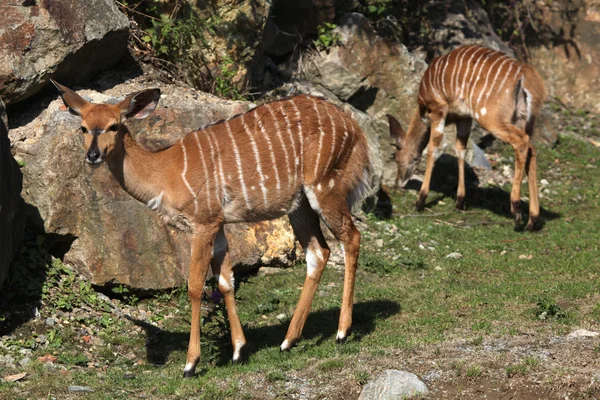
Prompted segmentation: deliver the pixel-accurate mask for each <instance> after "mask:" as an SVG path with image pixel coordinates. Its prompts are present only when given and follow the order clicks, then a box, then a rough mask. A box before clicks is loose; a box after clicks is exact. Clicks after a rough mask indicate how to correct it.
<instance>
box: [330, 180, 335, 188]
mask: <svg viewBox="0 0 600 400" xmlns="http://www.w3.org/2000/svg"><path fill="white" fill-rule="evenodd" d="M334 186H335V180H334V179H333V178H331V180H330V181H329V189H333V187H334Z"/></svg>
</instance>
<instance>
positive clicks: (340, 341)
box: [335, 336, 348, 344]
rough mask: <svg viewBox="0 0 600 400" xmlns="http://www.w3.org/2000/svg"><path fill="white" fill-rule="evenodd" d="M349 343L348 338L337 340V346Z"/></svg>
mask: <svg viewBox="0 0 600 400" xmlns="http://www.w3.org/2000/svg"><path fill="white" fill-rule="evenodd" d="M347 341H348V336H346V337H343V338H335V342H336V343H337V344H342V343H346V342H347Z"/></svg>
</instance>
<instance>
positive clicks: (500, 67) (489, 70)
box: [475, 55, 510, 108]
mask: <svg viewBox="0 0 600 400" xmlns="http://www.w3.org/2000/svg"><path fill="white" fill-rule="evenodd" d="M502 59H504V61H502V63H501V64H500V66H499V67H498V71H496V76H498V73H500V70H501V69H502V66H503V65H504V63H505V62H507V61H510V58H508V57H506V56H504V55H503V56H500V57H498V58H497V59H496V61H494V62H493V63H492V65H490V67H489V68H488V71H487V74H486V75H485V82H484V84H483V87H482V88H481V90H480V91H479V96H477V101H476V102H475V108H477V107H478V106H479V102H480V101H481V98H482V97H483V92H485V90H486V89H487V87H488V85H487V84H488V79H489V78H490V75H491V74H492V70H493V69H494V65H496V64H497V63H498V61H500V60H502Z"/></svg>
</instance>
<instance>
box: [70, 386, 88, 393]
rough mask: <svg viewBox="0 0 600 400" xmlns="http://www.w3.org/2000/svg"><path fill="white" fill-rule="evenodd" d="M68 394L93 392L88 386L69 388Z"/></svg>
mask: <svg viewBox="0 0 600 400" xmlns="http://www.w3.org/2000/svg"><path fill="white" fill-rule="evenodd" d="M68 390H69V392H93V391H94V390H93V389H92V388H91V387H89V386H75V385H74V386H69V388H68Z"/></svg>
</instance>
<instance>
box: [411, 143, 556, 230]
mask: <svg viewBox="0 0 600 400" xmlns="http://www.w3.org/2000/svg"><path fill="white" fill-rule="evenodd" d="M457 187H458V159H457V158H456V157H453V156H451V155H449V154H444V155H442V156H440V158H439V159H438V160H437V161H436V163H435V165H434V167H433V172H432V175H431V185H430V190H431V191H433V192H438V193H439V194H438V195H437V196H436V195H435V193H431V192H430V193H429V196H428V198H427V203H426V204H425V207H426V208H431V207H433V206H435V205H437V204H438V203H439V202H440V201H441V200H443V199H445V198H448V197H450V198H452V199H453V200H454V201H456V189H457ZM405 189H407V190H415V191H417V192H418V191H419V190H420V189H421V182H420V181H418V180H415V179H411V180H410V181H409V182H408V183H407V185H406V187H405ZM465 189H466V195H465V209H466V210H469V209H474V208H475V209H483V210H488V211H491V212H493V213H494V214H496V215H499V216H502V217H505V218H508V219H513V216H512V214H511V212H510V192H508V191H506V190H504V189H502V188H500V187H498V186H491V187H479V178H478V177H477V173H476V172H475V170H474V169H473V168H472V167H471V166H470V165H469V164H468V163H465ZM522 193H523V190H522ZM525 193H527V192H525ZM542 201H543V200H542ZM521 211H522V212H523V224H521V225H519V226H516V227H515V230H517V231H521V230H523V229H524V227H525V224H526V223H527V219H528V215H529V213H528V211H529V202H526V201H521ZM560 216H561V215H560V214H559V213H556V212H553V211H550V210H548V209H545V208H544V207H542V206H541V205H540V219H539V221H538V223H537V224H538V229H541V228H543V227H544V224H545V223H546V221H551V220H553V219H557V218H559V217H560Z"/></svg>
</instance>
